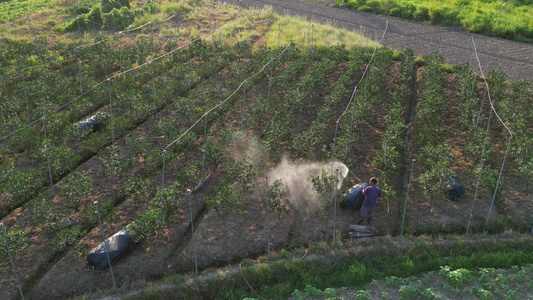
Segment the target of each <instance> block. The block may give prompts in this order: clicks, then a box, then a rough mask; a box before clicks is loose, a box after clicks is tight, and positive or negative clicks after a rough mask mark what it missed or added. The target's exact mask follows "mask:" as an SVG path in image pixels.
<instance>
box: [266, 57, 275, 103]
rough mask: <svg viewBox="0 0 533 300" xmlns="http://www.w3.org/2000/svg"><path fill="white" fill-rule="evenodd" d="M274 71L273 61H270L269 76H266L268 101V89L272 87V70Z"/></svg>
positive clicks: (268, 98)
mask: <svg viewBox="0 0 533 300" xmlns="http://www.w3.org/2000/svg"><path fill="white" fill-rule="evenodd" d="M273 71H274V61H272V62H271V63H270V77H268V96H267V100H268V102H270V90H271V87H272V72H273Z"/></svg>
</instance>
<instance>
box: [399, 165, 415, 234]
mask: <svg viewBox="0 0 533 300" xmlns="http://www.w3.org/2000/svg"><path fill="white" fill-rule="evenodd" d="M415 161H416V159H414V158H413V159H412V162H413V164H412V165H411V174H409V183H408V184H407V193H406V195H405V204H404V206H403V216H402V227H401V229H400V236H403V225H404V224H405V214H406V212H407V201H409V190H410V189H411V179H412V178H413V169H414V168H415Z"/></svg>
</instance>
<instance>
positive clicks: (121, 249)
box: [87, 229, 135, 270]
mask: <svg viewBox="0 0 533 300" xmlns="http://www.w3.org/2000/svg"><path fill="white" fill-rule="evenodd" d="M134 247H135V242H134V241H133V240H132V239H131V237H130V233H129V232H128V231H127V230H124V229H123V230H120V231H119V232H117V233H115V234H114V235H112V236H110V237H109V238H108V239H107V240H106V241H105V242H102V243H101V244H100V245H99V246H98V247H96V248H94V249H93V250H92V251H91V252H90V253H89V255H87V267H88V268H89V269H92V270H105V269H106V268H109V262H108V260H107V255H106V252H108V253H109V260H110V261H111V264H114V263H116V262H117V261H118V260H119V259H120V258H121V257H123V256H126V255H127V254H128V253H130V252H131V251H132V250H133V248H134Z"/></svg>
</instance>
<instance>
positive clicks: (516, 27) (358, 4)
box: [337, 0, 533, 41]
mask: <svg viewBox="0 0 533 300" xmlns="http://www.w3.org/2000/svg"><path fill="white" fill-rule="evenodd" d="M337 4H338V5H343V4H347V5H348V7H350V8H353V9H356V10H360V11H368V12H373V13H379V14H384V15H388V16H394V17H399V18H403V19H408V20H415V21H421V22H430V23H432V24H436V25H444V26H462V27H463V28H465V29H466V30H467V31H470V32H475V33H479V34H483V35H488V36H497V37H502V38H507V39H511V40H518V41H531V39H533V19H532V18H531V16H532V15H533V6H532V4H533V2H532V1H531V0H516V1H495V0H482V1H475V0H460V1H456V0H448V1H437V0H426V1H413V0H387V1H380V0H337Z"/></svg>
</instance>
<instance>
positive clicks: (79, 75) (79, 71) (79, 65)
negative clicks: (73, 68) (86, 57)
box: [76, 48, 83, 96]
mask: <svg viewBox="0 0 533 300" xmlns="http://www.w3.org/2000/svg"><path fill="white" fill-rule="evenodd" d="M76 52H77V54H78V77H79V80H80V96H81V95H83V88H82V86H81V56H80V49H79V48H77V51H76Z"/></svg>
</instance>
